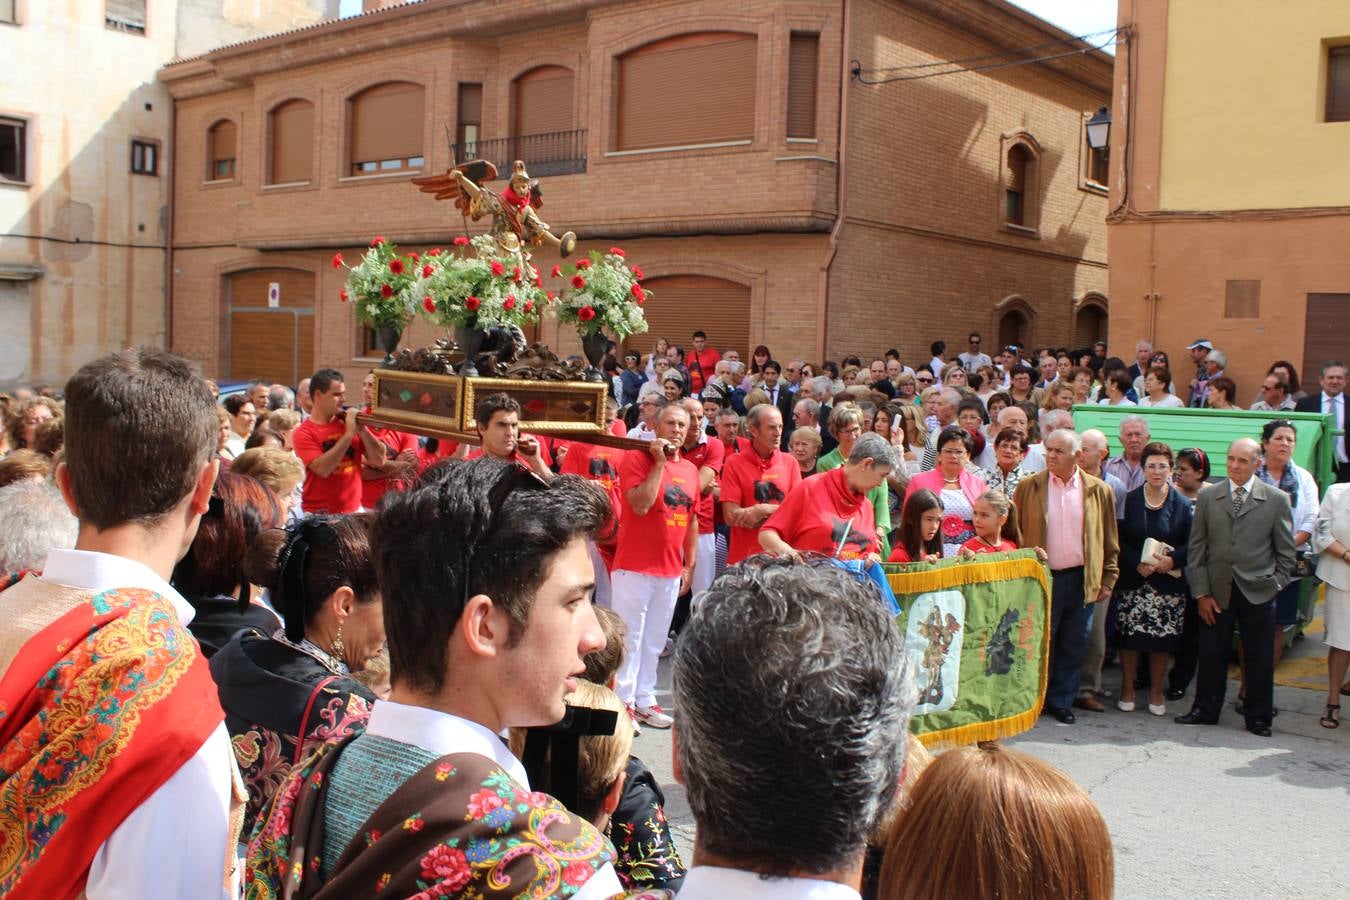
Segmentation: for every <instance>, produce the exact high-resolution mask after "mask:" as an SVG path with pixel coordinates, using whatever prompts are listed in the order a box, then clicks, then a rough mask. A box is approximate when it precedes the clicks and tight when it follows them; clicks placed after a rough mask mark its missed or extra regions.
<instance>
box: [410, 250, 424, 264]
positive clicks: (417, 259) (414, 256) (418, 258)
mask: <svg viewBox="0 0 1350 900" xmlns="http://www.w3.org/2000/svg"><path fill="white" fill-rule="evenodd" d="M408 258H409V259H411V260H412V261H413V263H414V264H416V263H420V262H421V261H422V257H421V256H419V255H418V254H417V251H416V250H414V251H413V252H412V253H409V254H408Z"/></svg>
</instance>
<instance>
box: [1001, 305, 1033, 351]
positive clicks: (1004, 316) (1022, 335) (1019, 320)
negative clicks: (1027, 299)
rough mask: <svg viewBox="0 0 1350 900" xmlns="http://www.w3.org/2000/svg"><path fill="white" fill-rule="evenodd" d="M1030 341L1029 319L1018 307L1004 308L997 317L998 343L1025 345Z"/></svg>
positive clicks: (1002, 344) (1003, 345) (1004, 345)
mask: <svg viewBox="0 0 1350 900" xmlns="http://www.w3.org/2000/svg"><path fill="white" fill-rule="evenodd" d="M1030 342H1031V320H1030V319H1029V318H1028V317H1027V314H1026V313H1025V312H1023V311H1022V309H1021V308H1020V307H1012V308H1010V309H1005V310H1004V311H1003V312H1002V313H1000V314H999V318H998V345H999V346H1000V347H1006V346H1008V345H1009V344H1017V345H1018V346H1020V347H1025V346H1027V345H1028V344H1029V343H1030Z"/></svg>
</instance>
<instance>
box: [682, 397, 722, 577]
mask: <svg viewBox="0 0 1350 900" xmlns="http://www.w3.org/2000/svg"><path fill="white" fill-rule="evenodd" d="M683 403H684V407H685V409H687V410H688V411H689V417H690V418H689V420H690V423H691V424H690V426H689V430H688V431H687V432H686V433H685V436H684V447H683V448H682V449H681V450H680V455H681V456H683V457H684V458H685V459H687V460H689V462H691V463H693V464H694V467H695V468H697V469H698V562H697V563H696V564H695V565H694V577H693V578H692V579H691V580H690V583H689V590H690V592H691V593H692V594H693V595H694V596H698V595H699V594H701V593H702V592H703V591H706V590H707V589H708V588H709V587H711V586H712V583H713V576H714V575H715V574H716V573H715V568H716V564H717V535H716V534H715V533H714V531H713V507H714V506H716V503H717V477H718V476H719V475H721V474H722V460H723V459H724V458H725V455H726V451H725V449H724V448H723V446H722V442H721V441H719V440H718V439H717V438H710V437H708V435H707V434H706V433H705V432H704V431H703V429H701V428H697V427H695V426H694V425H693V424H692V423H694V422H697V421H699V417H700V416H701V415H702V412H703V404H702V403H700V402H699V401H698V400H695V399H694V398H693V397H686V398H685V399H684V401H683Z"/></svg>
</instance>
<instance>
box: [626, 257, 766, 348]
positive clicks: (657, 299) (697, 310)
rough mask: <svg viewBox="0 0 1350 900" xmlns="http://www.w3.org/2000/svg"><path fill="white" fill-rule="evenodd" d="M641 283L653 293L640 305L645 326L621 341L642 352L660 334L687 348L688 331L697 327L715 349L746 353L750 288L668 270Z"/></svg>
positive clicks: (650, 345)
mask: <svg viewBox="0 0 1350 900" xmlns="http://www.w3.org/2000/svg"><path fill="white" fill-rule="evenodd" d="M642 284H643V286H644V287H646V288H647V289H649V290H650V291H651V292H652V294H653V296H652V298H651V300H649V301H648V302H647V306H646V312H647V325H648V330H647V333H646V334H639V335H634V336H633V337H632V338H629V340H628V342H627V344H626V346H627V347H632V348H636V349H637V350H639V351H641V352H643V353H646V352H648V351H650V350H651V349H652V347H653V346H655V344H656V339H657V338H661V337H664V338H666V339H667V340H668V341H669V342H670V343H671V344H672V345H675V346H679V347H684V348H685V349H686V350H688V349H689V347H690V346H691V344H690V336H691V335H692V334H693V333H694V332H695V331H699V330H702V331H705V332H707V333H708V345H709V346H710V347H713V348H715V349H716V350H717V351H718V352H719V353H720V352H722V351H724V350H728V349H734V350H737V351H739V352H740V354H741V359H743V360H748V359H749V358H750V288H748V287H746V286H745V285H743V284H736V283H735V282H733V281H725V280H723V279H721V278H709V277H707V276H705V275H670V276H666V277H663V278H649V279H647V280H646V281H644V282H643V283H642Z"/></svg>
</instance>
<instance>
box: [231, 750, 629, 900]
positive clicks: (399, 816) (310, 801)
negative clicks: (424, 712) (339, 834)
mask: <svg viewBox="0 0 1350 900" xmlns="http://www.w3.org/2000/svg"><path fill="white" fill-rule="evenodd" d="M348 743H350V741H345V742H341V743H330V744H327V745H325V746H324V747H322V748H320V749H319V751H318V752H316V753H315V754H314V755H313V756H311V757H309V758H308V759H306V760H305V761H304V762H303V763H302V764H301V765H299V766H297V767H296V768H295V769H293V770H292V772H291V774H290V777H289V778H288V779H287V781H286V783H285V784H284V785H283V786H282V788H281V790H280V791H279V792H278V793H277V795H276V797H275V798H274V799H273V802H272V804H271V806H270V807H268V809H267V810H266V811H265V813H264V818H263V819H262V823H261V825H260V826H259V828H258V830H257V831H256V832H255V833H254V837H253V840H252V842H251V843H250V844H249V849H248V868H247V874H246V876H245V882H246V886H245V890H244V895H245V897H246V898H249V900H292V898H296V900H309V898H314V900H336V898H347V897H368V896H373V895H375V894H376V893H377V892H378V894H379V896H380V897H399V898H403V897H407V898H416V900H425V898H433V897H473V898H475V900H478V898H484V900H490V898H516V897H531V898H533V897H570V896H573V895H575V894H576V892H577V891H578V890H579V889H580V888H581V887H582V886H583V885H584V884H585V883H586V882H587V881H589V880H590V878H591V877H592V876H593V875H595V874H596V873H597V872H598V871H600V870H601V869H602V868H603V867H604V866H605V865H606V864H607V863H612V862H613V860H614V853H613V851H612V850H611V848H610V845H609V842H608V841H607V840H605V838H604V836H603V835H601V834H600V833H599V832H598V831H596V830H595V828H594V827H592V826H591V825H590V823H588V822H586V821H585V820H583V819H579V818H577V817H575V816H574V815H572V814H571V813H569V812H568V811H567V810H566V809H565V808H564V807H563V806H562V805H561V804H560V803H558V801H556V800H554V799H553V798H552V797H550V796H548V795H547V794H542V793H539V792H531V791H526V790H524V789H523V788H522V787H521V786H520V785H518V784H516V783H515V782H514V781H513V780H512V779H511V777H510V776H509V775H507V773H506V772H504V771H502V769H501V768H499V767H498V766H497V765H496V764H495V763H494V762H493V761H492V760H490V759H488V758H487V757H485V756H479V755H477V754H474V753H452V754H450V755H449V756H444V757H441V758H440V759H438V760H435V761H434V762H432V763H431V764H429V765H427V766H426V767H425V768H423V769H422V770H421V771H420V772H418V773H417V774H416V775H414V776H413V777H412V778H410V779H409V780H408V781H407V782H405V783H404V784H403V785H402V787H400V788H399V789H398V790H397V791H395V792H394V793H393V795H392V796H390V797H389V798H388V799H387V800H386V801H385V802H384V803H383V804H382V805H381V806H380V807H379V808H378V809H377V810H376V811H375V812H374V813H373V814H372V815H371V817H370V819H369V820H368V821H367V822H366V823H365V825H364V826H363V827H362V828H361V830H360V832H358V834H357V836H356V838H355V839H354V840H353V841H352V843H351V845H350V846H348V847H347V849H346V851H345V852H344V853H343V854H342V857H341V858H340V859H339V860H338V862H337V865H336V867H335V868H334V870H333V874H332V876H331V877H330V878H329V880H328V881H327V882H326V883H323V884H320V883H319V874H318V870H319V866H320V855H321V853H322V848H323V830H324V822H323V820H324V807H325V804H326V800H327V793H328V785H329V780H330V778H331V773H332V771H333V767H334V765H335V764H336V762H337V759H338V757H339V755H340V754H341V752H342V750H343V748H345V747H346V746H347V745H348Z"/></svg>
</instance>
